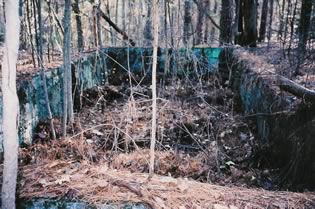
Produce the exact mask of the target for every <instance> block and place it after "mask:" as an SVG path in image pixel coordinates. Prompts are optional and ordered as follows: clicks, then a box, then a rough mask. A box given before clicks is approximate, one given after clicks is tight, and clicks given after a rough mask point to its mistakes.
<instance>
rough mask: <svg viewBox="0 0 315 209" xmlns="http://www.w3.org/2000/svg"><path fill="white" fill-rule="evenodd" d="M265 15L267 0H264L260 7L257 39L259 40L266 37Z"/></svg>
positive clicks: (266, 13)
mask: <svg viewBox="0 0 315 209" xmlns="http://www.w3.org/2000/svg"><path fill="white" fill-rule="evenodd" d="M267 17H268V0H264V1H263V5H262V8H261V18H260V28H259V39H258V41H259V42H262V41H264V40H265V37H266V27H267Z"/></svg>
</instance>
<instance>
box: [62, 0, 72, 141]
mask: <svg viewBox="0 0 315 209" xmlns="http://www.w3.org/2000/svg"><path fill="white" fill-rule="evenodd" d="M70 50H71V0H65V11H64V39H63V62H64V77H63V91H64V92H63V100H64V101H63V102H64V103H63V132H62V135H63V137H66V135H67V122H72V121H73V102H72V76H71V51H70Z"/></svg>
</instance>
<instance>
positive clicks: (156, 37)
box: [149, 0, 159, 177]
mask: <svg viewBox="0 0 315 209" xmlns="http://www.w3.org/2000/svg"><path fill="white" fill-rule="evenodd" d="M158 2H159V1H158V0H153V2H152V3H153V64H152V129H151V144H150V169H149V176H150V177H152V176H153V174H154V160H155V141H156V120H157V116H156V115H157V104H156V97H157V95H156V94H157V92H156V68H157V52H158V42H159V17H158V12H159V11H158V10H159V3H158Z"/></svg>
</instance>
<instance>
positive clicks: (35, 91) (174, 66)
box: [0, 48, 220, 151]
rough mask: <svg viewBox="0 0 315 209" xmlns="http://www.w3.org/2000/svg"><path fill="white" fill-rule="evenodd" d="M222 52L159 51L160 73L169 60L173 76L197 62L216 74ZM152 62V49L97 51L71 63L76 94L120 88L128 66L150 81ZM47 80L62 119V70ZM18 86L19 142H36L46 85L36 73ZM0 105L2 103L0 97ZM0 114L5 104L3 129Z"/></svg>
mask: <svg viewBox="0 0 315 209" xmlns="http://www.w3.org/2000/svg"><path fill="white" fill-rule="evenodd" d="M219 53H220V49H218V48H200V49H199V48H198V49H191V50H184V49H180V50H178V51H174V50H170V49H159V53H158V56H159V57H158V61H159V62H158V70H159V72H160V73H164V69H165V65H166V63H167V62H166V60H168V63H169V64H168V65H167V66H169V71H168V72H170V73H172V72H174V71H176V73H180V72H181V71H183V70H191V66H194V65H196V63H197V66H198V69H199V70H200V71H207V72H208V71H210V72H213V71H215V70H216V69H217V63H218V56H219ZM128 62H129V64H128ZM151 63H152V49H146V48H106V49H102V50H101V51H98V52H91V53H89V54H85V55H84V56H82V58H80V59H77V60H74V61H73V62H72V72H73V76H74V77H73V82H74V83H75V86H74V88H75V89H76V91H84V90H86V89H89V88H92V87H94V86H100V85H104V84H105V83H106V81H108V82H109V84H112V85H115V84H118V85H119V84H121V82H123V81H125V80H124V76H127V71H126V69H128V67H129V68H130V70H131V71H132V73H133V74H135V75H136V76H145V77H148V78H150V76H151V75H150V70H151V67H152V66H151ZM185 68H187V69H185ZM117 75H118V76H117ZM136 76H135V77H136ZM46 79H47V87H48V94H49V99H50V106H51V110H52V113H53V116H54V117H57V118H58V117H61V116H62V112H63V110H62V103H63V84H62V80H63V67H62V66H60V67H58V68H55V69H49V70H48V71H47V72H46ZM17 85H18V87H17V88H18V97H19V102H20V121H19V139H20V142H23V143H28V144H29V143H31V142H32V139H33V131H34V128H35V127H36V125H37V124H38V122H39V121H44V120H46V119H47V115H48V114H47V110H46V104H45V97H44V90H43V83H42V79H41V76H40V74H34V75H29V76H24V77H23V78H20V79H18V83H17ZM0 104H2V98H1V97H0ZM1 115H2V105H1V107H0V122H1V123H0V124H1V127H0V129H1V130H2V117H1ZM0 144H2V133H0ZM0 147H2V146H0ZM0 151H1V149H0Z"/></svg>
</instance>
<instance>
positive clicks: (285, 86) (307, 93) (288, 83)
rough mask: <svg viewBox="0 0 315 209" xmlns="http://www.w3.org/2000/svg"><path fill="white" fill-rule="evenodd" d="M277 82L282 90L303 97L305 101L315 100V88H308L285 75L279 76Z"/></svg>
mask: <svg viewBox="0 0 315 209" xmlns="http://www.w3.org/2000/svg"><path fill="white" fill-rule="evenodd" d="M277 82H278V86H279V87H280V89H281V90H284V91H287V92H289V93H291V94H293V95H294V96H297V97H299V98H302V99H303V100H305V101H309V102H315V91H314V90H310V89H307V88H305V87H304V86H302V85H300V84H298V83H296V82H294V81H292V80H290V79H287V78H285V77H283V76H278V79H277Z"/></svg>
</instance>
